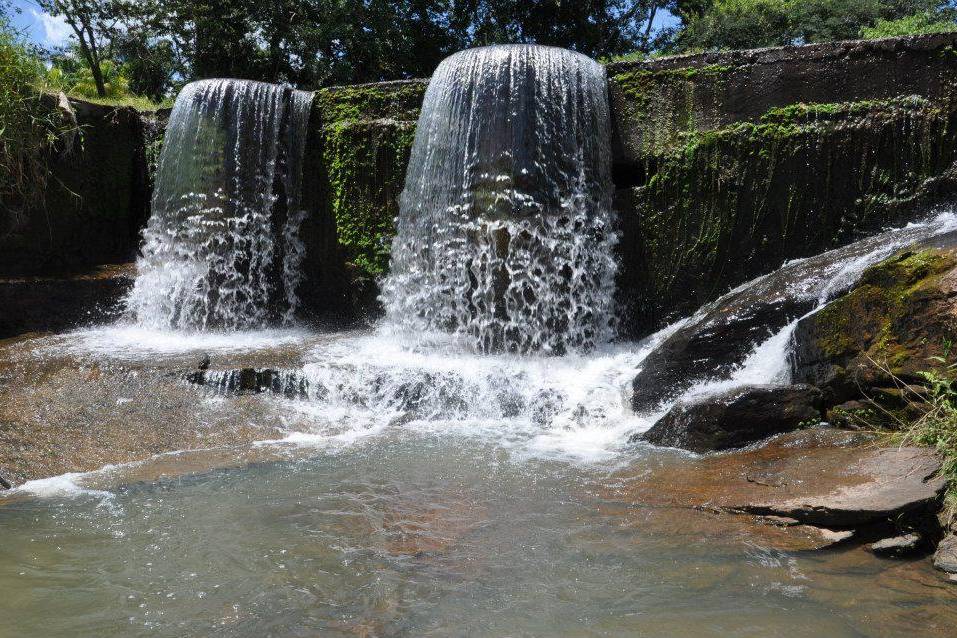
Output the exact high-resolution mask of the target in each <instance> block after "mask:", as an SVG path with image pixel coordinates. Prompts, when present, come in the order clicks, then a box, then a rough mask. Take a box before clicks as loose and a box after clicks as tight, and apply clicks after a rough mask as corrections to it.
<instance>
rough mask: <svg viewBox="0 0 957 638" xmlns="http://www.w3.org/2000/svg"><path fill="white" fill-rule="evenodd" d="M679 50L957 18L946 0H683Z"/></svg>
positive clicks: (834, 35)
mask: <svg viewBox="0 0 957 638" xmlns="http://www.w3.org/2000/svg"><path fill="white" fill-rule="evenodd" d="M673 10H674V12H675V13H676V15H678V16H679V17H680V18H681V20H682V27H681V29H680V30H679V32H678V33H677V35H676V41H675V45H674V47H675V48H676V49H677V50H685V51H686V50H707V49H740V48H753V47H760V46H774V45H784V44H803V43H809V42H827V41H831V40H844V39H853V38H857V37H860V34H861V32H862V29H867V28H872V27H874V26H875V25H876V24H878V23H879V22H881V21H885V22H886V21H896V20H900V19H902V18H906V17H908V16H913V15H915V14H920V15H923V16H927V17H928V19H930V20H931V21H933V22H944V21H953V20H954V18H955V11H954V2H951V1H947V2H942V1H941V0H691V1H682V0H677V1H676V2H675V4H674V5H673Z"/></svg>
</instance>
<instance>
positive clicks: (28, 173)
mask: <svg viewBox="0 0 957 638" xmlns="http://www.w3.org/2000/svg"><path fill="white" fill-rule="evenodd" d="M44 76H45V69H44V67H43V64H42V63H41V62H40V60H39V58H38V57H37V56H36V55H35V54H34V52H33V51H32V50H30V48H29V46H28V45H27V44H26V43H24V41H23V40H22V38H21V37H20V36H19V34H18V33H17V32H16V31H14V30H13V29H12V28H11V27H10V25H9V23H7V22H6V21H3V20H2V18H0V234H4V233H8V232H10V231H12V230H15V229H16V227H17V226H18V225H19V223H20V222H21V221H22V219H23V211H24V210H26V209H27V208H29V207H31V206H35V205H36V204H38V203H39V202H41V201H42V198H43V192H44V190H45V187H46V182H47V177H48V173H47V168H46V163H45V162H44V161H43V155H44V153H45V152H46V151H47V149H49V148H50V147H51V146H52V145H53V144H54V143H55V142H56V141H57V140H58V139H59V138H60V136H61V135H62V134H63V133H64V132H65V129H66V128H67V124H66V123H65V122H64V120H63V118H62V116H61V115H60V113H59V111H58V109H57V108H56V107H55V105H54V104H53V103H52V102H51V101H50V100H44V99H43V97H42V94H41V92H40V90H39V89H40V87H41V86H42V83H43V78H44Z"/></svg>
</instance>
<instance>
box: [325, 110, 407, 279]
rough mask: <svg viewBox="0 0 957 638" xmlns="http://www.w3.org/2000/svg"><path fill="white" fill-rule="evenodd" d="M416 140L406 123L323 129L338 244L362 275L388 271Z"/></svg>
mask: <svg viewBox="0 0 957 638" xmlns="http://www.w3.org/2000/svg"><path fill="white" fill-rule="evenodd" d="M414 135H415V125H414V124H412V123H410V122H394V121H392V122H384V121H374V122H345V123H338V124H332V125H330V126H327V127H326V128H325V129H324V141H323V149H324V150H323V153H324V163H325V166H326V170H327V174H328V180H329V204H330V206H331V208H332V214H333V216H334V219H335V221H336V230H337V236H338V240H339V244H340V246H341V247H342V248H343V250H344V251H345V257H346V259H347V260H348V261H350V262H352V263H354V264H355V265H356V266H357V267H358V268H359V269H360V270H361V271H362V273H363V274H365V275H366V276H370V277H376V276H379V275H381V274H383V273H384V272H385V270H386V268H387V267H388V264H389V249H390V242H391V238H392V236H393V235H394V234H395V227H394V219H395V217H396V215H397V214H398V203H397V200H398V195H399V193H400V191H401V189H402V186H403V183H404V180H405V168H406V165H407V164H408V161H409V154H410V152H411V149H412V141H413V138H414Z"/></svg>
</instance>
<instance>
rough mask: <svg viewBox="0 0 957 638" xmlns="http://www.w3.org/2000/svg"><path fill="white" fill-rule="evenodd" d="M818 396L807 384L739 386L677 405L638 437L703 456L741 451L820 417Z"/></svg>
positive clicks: (819, 398)
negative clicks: (733, 449)
mask: <svg viewBox="0 0 957 638" xmlns="http://www.w3.org/2000/svg"><path fill="white" fill-rule="evenodd" d="M820 404H821V392H820V391H819V390H817V389H816V388H813V387H811V386H807V385H794V386H745V387H742V388H737V389H735V390H732V391H730V392H726V393H724V394H720V395H717V396H713V397H707V398H704V399H699V400H696V401H692V402H679V403H677V404H676V405H675V406H674V407H673V408H672V409H671V410H670V411H669V412H668V413H667V414H666V415H665V416H664V417H662V418H661V419H660V420H659V421H658V422H657V423H655V425H654V426H653V427H652V428H651V429H650V430H648V432H646V433H645V434H644V435H643V436H642V437H641V438H642V439H643V440H645V441H648V442H650V443H654V444H655V445H664V446H668V447H679V448H683V449H686V450H691V451H693V452H709V451H714V450H726V449H729V448H735V447H743V446H745V445H748V444H750V443H753V442H755V441H759V440H761V439H765V438H767V437H769V436H772V435H774V434H780V433H782V432H789V431H792V430H795V429H797V428H799V427H801V425H802V424H805V423H809V422H810V423H816V422H817V421H819V420H820V418H821V411H820Z"/></svg>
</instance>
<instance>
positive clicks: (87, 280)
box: [0, 264, 134, 339]
mask: <svg viewBox="0 0 957 638" xmlns="http://www.w3.org/2000/svg"><path fill="white" fill-rule="evenodd" d="M133 271H134V267H133V264H120V265H115V266H101V267H99V268H96V269H94V270H91V271H87V272H82V273H72V274H64V275H56V276H45V277H8V278H0V308H3V311H2V312H0V339H6V338H9V337H15V336H17V335H21V334H26V333H30V332H46V331H56V330H65V329H69V328H76V327H78V326H81V325H88V324H93V323H100V322H105V321H109V320H112V319H115V318H116V316H117V315H118V313H119V308H120V304H121V301H122V299H123V296H124V295H125V294H126V293H127V291H128V290H129V289H130V286H132V284H133Z"/></svg>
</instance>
